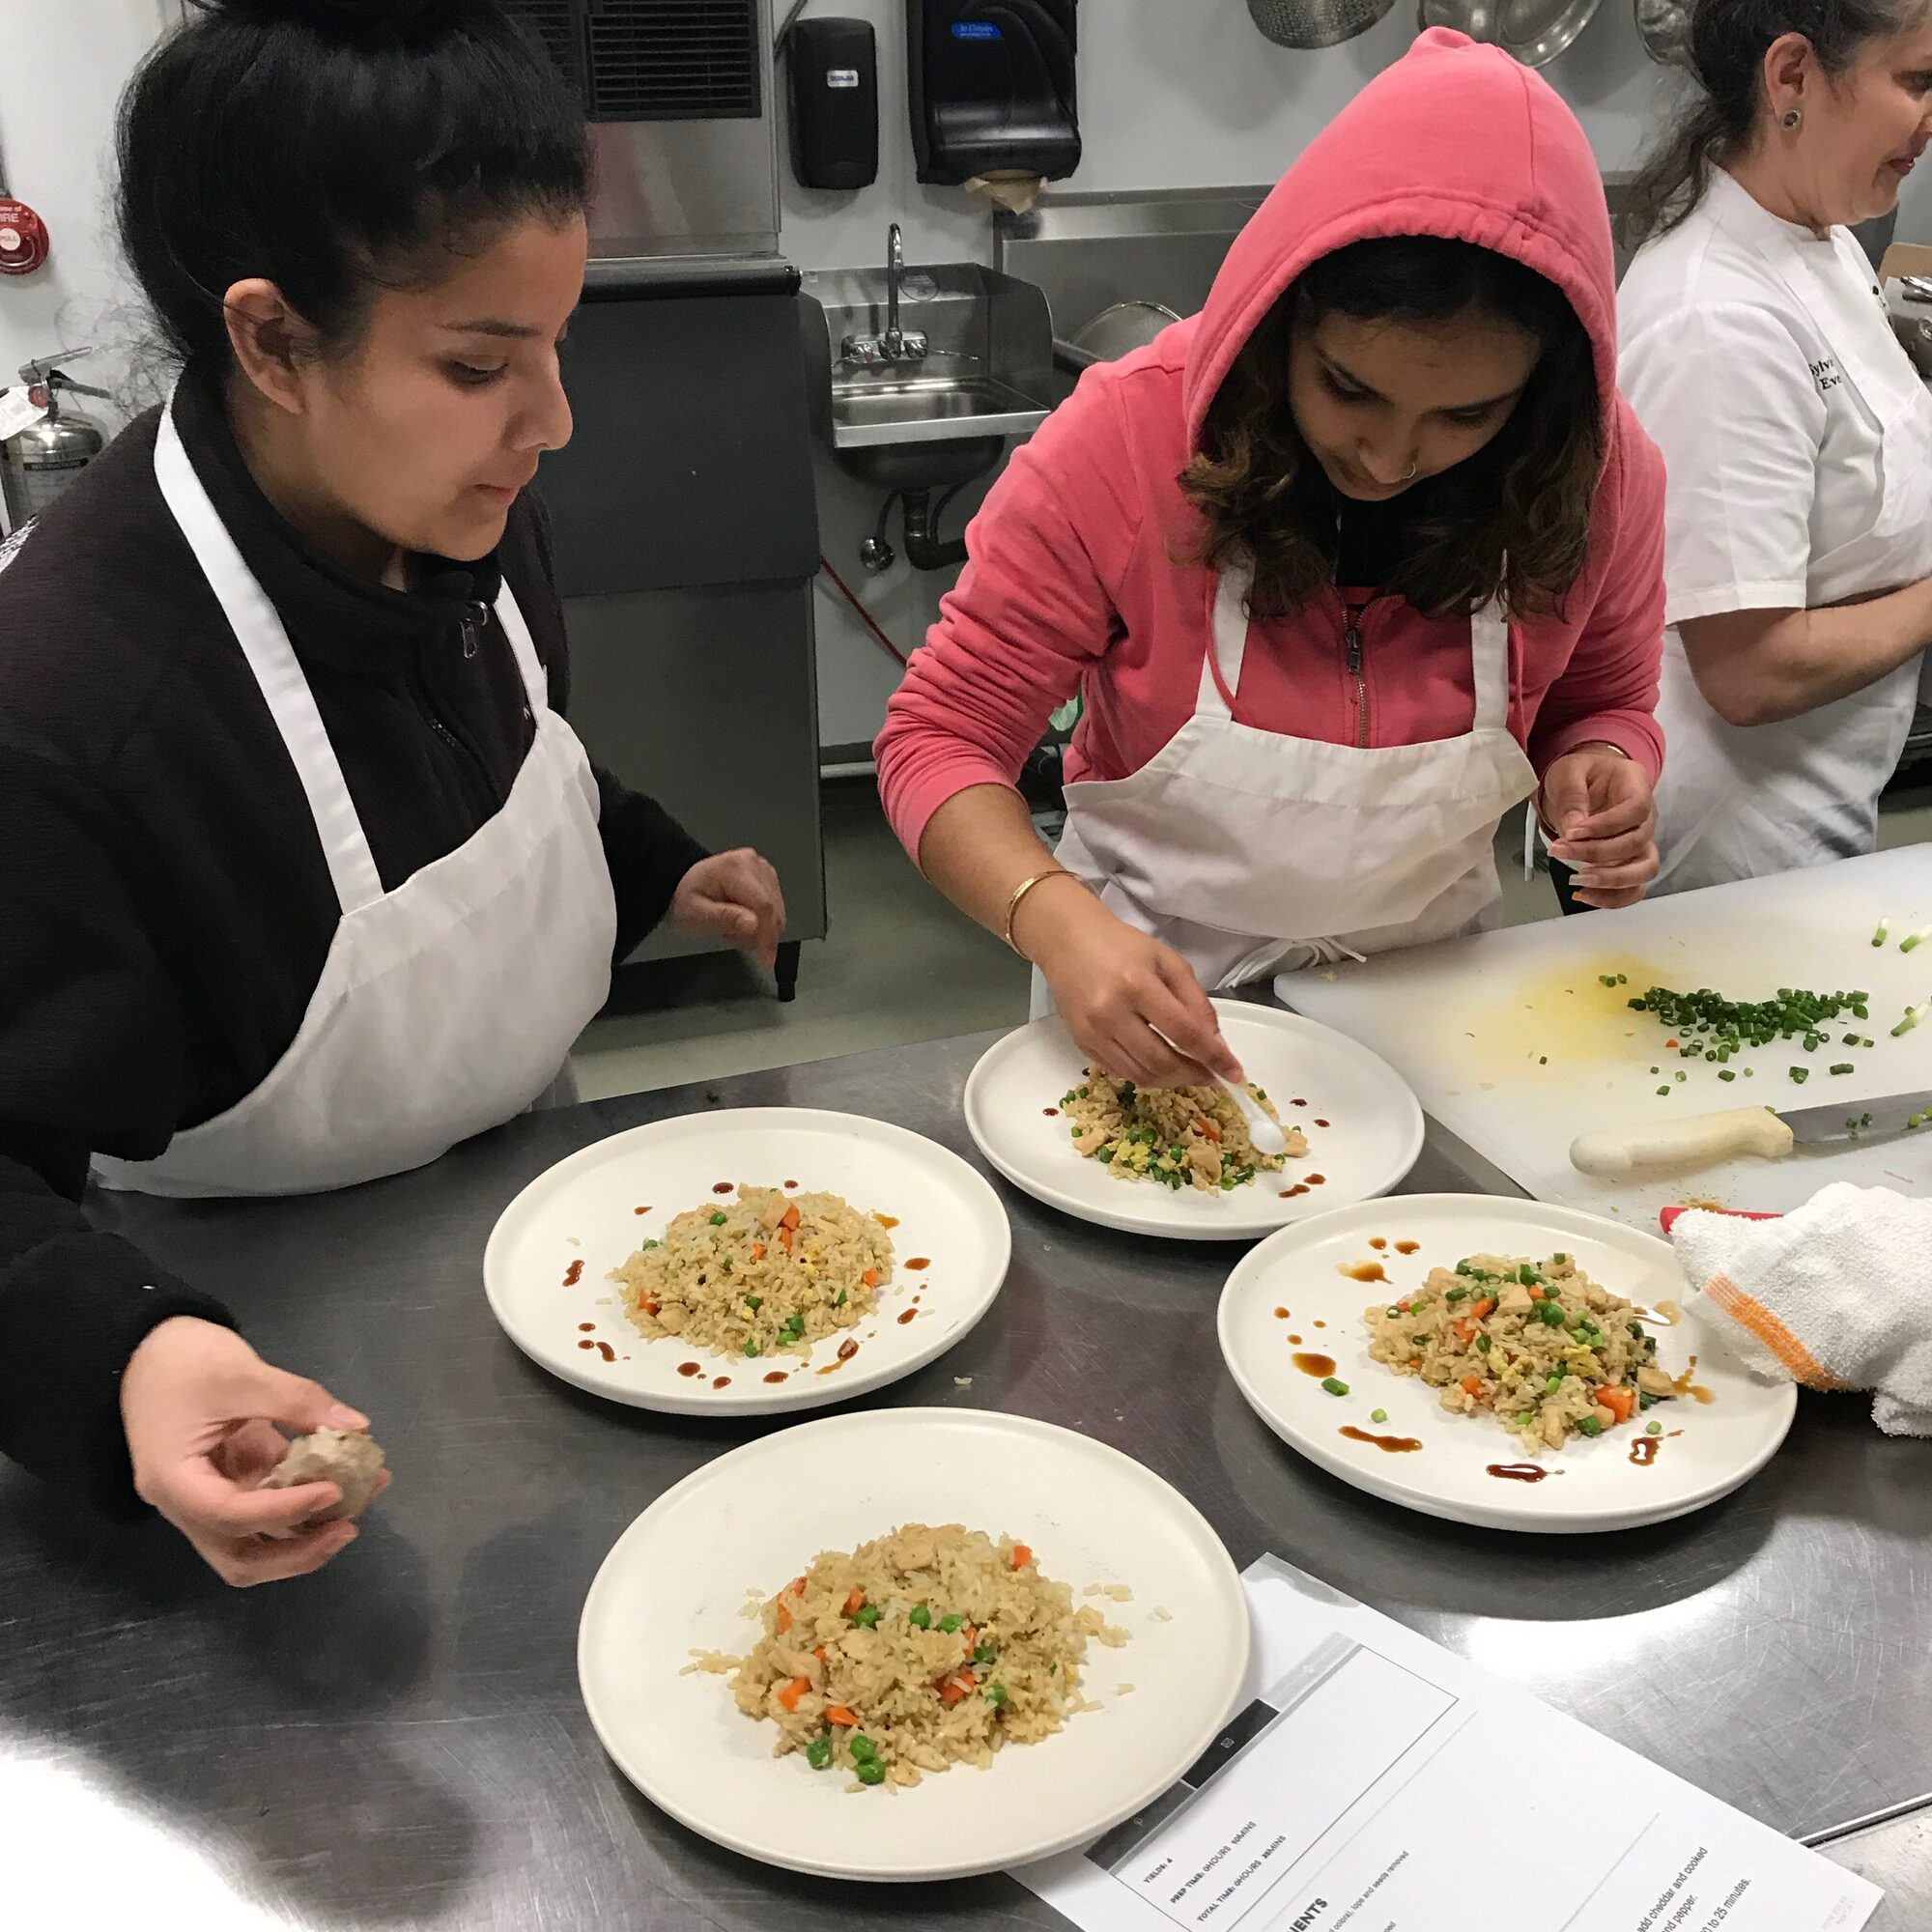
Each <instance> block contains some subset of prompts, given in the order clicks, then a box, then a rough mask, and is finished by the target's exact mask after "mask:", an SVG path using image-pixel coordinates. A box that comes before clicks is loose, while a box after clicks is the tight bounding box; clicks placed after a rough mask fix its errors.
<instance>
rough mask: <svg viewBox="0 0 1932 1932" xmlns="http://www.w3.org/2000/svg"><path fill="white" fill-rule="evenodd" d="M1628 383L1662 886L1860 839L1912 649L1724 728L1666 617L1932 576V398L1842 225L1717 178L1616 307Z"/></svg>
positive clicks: (1884, 770) (1913, 689) (1870, 825)
mask: <svg viewBox="0 0 1932 1932" xmlns="http://www.w3.org/2000/svg"><path fill="white" fill-rule="evenodd" d="M1617 313H1618V332H1619V336H1620V339H1621V343H1622V350H1621V354H1620V356H1619V359H1618V380H1619V384H1620V385H1621V387H1622V389H1623V391H1624V393H1625V395H1626V396H1627V397H1628V398H1629V399H1630V402H1631V406H1632V408H1633V409H1634V411H1635V412H1636V414H1637V417H1638V419H1639V421H1641V423H1642V424H1643V427H1644V428H1645V430H1647V431H1648V432H1649V434H1650V435H1651V437H1652V438H1653V439H1654V440H1656V441H1657V443H1658V444H1659V445H1660V447H1661V448H1662V451H1663V457H1664V463H1665V466H1666V469H1667V471H1668V479H1669V480H1668V489H1667V495H1666V499H1665V515H1664V526H1665V538H1664V544H1665V556H1664V578H1665V591H1666V609H1665V617H1666V621H1667V623H1668V625H1669V626H1670V628H1669V629H1668V630H1667V631H1666V633H1665V637H1664V655H1663V668H1662V688H1661V692H1660V697H1659V704H1658V722H1659V724H1660V725H1662V729H1663V734H1664V745H1665V749H1664V770H1663V778H1662V781H1661V783H1660V784H1659V786H1658V810H1659V819H1660V825H1659V838H1658V843H1659V847H1660V849H1661V852H1662V862H1663V871H1662V878H1661V879H1660V882H1659V888H1658V889H1659V890H1662V891H1666V892H1667V891H1676V890H1682V889H1684V888H1686V887H1690V886H1701V885H1711V884H1718V883H1721V882H1722V881H1724V880H1726V879H1733V878H1741V877H1751V876H1757V875H1759V874H1762V873H1766V872H1776V871H1786V870H1790V869H1793V868H1795V867H1801V866H1808V865H1816V864H1819V863H1821V862H1823V861H1825V860H1827V859H1832V858H1837V857H1847V856H1851V855H1853V854H1857V853H1861V852H1868V851H1870V850H1872V849H1873V847H1874V845H1875V843H1876V840H1877V828H1878V794H1879V791H1880V790H1881V788H1882V787H1883V786H1884V784H1885V782H1886V781H1887V780H1888V779H1889V777H1890V776H1891V772H1892V770H1893V768H1894V766H1895V765H1896V764H1897V761H1898V756H1899V753H1900V751H1901V750H1902V749H1903V746H1904V742H1905V737H1906V734H1907V732H1908V731H1909V729H1910V727H1911V723H1912V718H1913V713H1914V710H1915V708H1916V703H1917V696H1918V678H1919V664H1918V661H1917V660H1914V661H1912V662H1910V663H1908V664H1906V665H1903V666H1901V667H1900V668H1898V669H1896V670H1894V671H1892V672H1890V673H1889V674H1888V675H1887V676H1886V677H1884V678H1881V679H1879V680H1878V682H1877V683H1875V684H1873V685H1871V686H1868V687H1867V688H1866V689H1865V690H1863V691H1861V692H1855V693H1853V694H1852V695H1851V696H1848V697H1844V698H1840V699H1838V700H1837V701H1836V702H1834V703H1832V704H1828V705H1823V706H1820V707H1819V708H1818V709H1817V710H1815V711H1812V712H1809V713H1807V714H1805V715H1804V716H1803V717H1800V718H1795V719H1791V720H1787V721H1785V722H1783V723H1780V724H1776V725H1752V726H1748V727H1745V726H1737V725H1727V724H1725V723H1724V721H1723V720H1722V719H1721V718H1719V716H1718V714H1717V713H1716V712H1715V711H1714V710H1713V709H1712V707H1711V705H1710V703H1709V702H1708V700H1707V699H1705V697H1704V696H1703V695H1702V694H1701V693H1700V692H1699V691H1698V690H1697V687H1696V683H1695V680H1694V679H1693V678H1692V676H1691V674H1690V666H1689V663H1688V661H1687V660H1686V657H1685V654H1684V647H1683V641H1682V639H1681V637H1680V635H1679V633H1678V631H1677V629H1676V626H1677V625H1678V624H1680V623H1681V622H1683V621H1684V620H1685V619H1687V618H1694V617H1706V616H1714V615H1718V614H1720V613H1722V612H1727V611H1749V610H1778V609H1793V610H1795V609H1817V608H1819V607H1821V606H1825V605H1831V604H1837V603H1842V602H1843V601H1844V600H1846V599H1847V598H1851V597H1855V596H1861V595H1870V594H1874V593H1878V592H1883V591H1887V590H1893V589H1898V588H1900V587H1902V586H1903V585H1905V584H1907V583H1909V582H1915V581H1916V580H1918V578H1921V577H1924V576H1927V575H1932V400H1928V398H1927V396H1926V393H1925V389H1924V387H1923V385H1922V384H1920V382H1919V381H1918V376H1917V373H1916V372H1915V371H1914V370H1913V368H1912V365H1911V363H1910V361H1909V360H1908V358H1907V357H1906V355H1905V352H1904V351H1903V349H1901V348H1900V347H1899V345H1898V343H1897V341H1896V340H1895V339H1894V338H1893V336H1892V334H1891V328H1890V324H1889V320H1888V319H1887V317H1886V313H1885V306H1884V301H1883V298H1882V297H1881V296H1880V293H1879V289H1878V285H1877V282H1876V279H1875V278H1874V276H1873V274H1872V270H1871V266H1870V264H1869V263H1868V262H1867V260H1866V259H1865V256H1864V253H1863V251H1862V250H1861V248H1860V246H1859V244H1858V242H1857V241H1856V240H1855V239H1854V237H1853V236H1852V235H1851V233H1850V232H1849V230H1846V229H1842V228H1840V229H1834V230H1833V231H1832V232H1831V233H1830V234H1828V235H1827V236H1824V237H1822V238H1821V237H1818V236H1816V235H1814V234H1812V232H1811V231H1810V230H1809V229H1806V228H1802V227H1798V226H1795V225H1793V224H1792V223H1790V222H1786V221H1781V220H1779V219H1778V218H1777V217H1776V216H1775V215H1773V214H1772V213H1769V212H1768V211H1767V210H1766V209H1764V208H1762V207H1761V206H1760V205H1759V204H1758V203H1757V202H1756V201H1755V200H1754V199H1753V198H1752V197H1751V196H1750V195H1749V194H1748V193H1747V192H1746V190H1745V189H1744V188H1743V187H1741V186H1740V185H1738V184H1737V183H1736V182H1735V181H1733V180H1732V179H1731V177H1730V176H1729V175H1727V174H1725V173H1723V172H1722V171H1721V170H1717V171H1714V173H1713V175H1712V178H1711V182H1710V185H1709V187H1708V189H1707V191H1706V193H1705V195H1704V197H1703V200H1702V201H1701V202H1700V203H1699V205H1698V207H1697V208H1696V210H1695V211H1693V213H1691V214H1690V217H1689V219H1688V220H1686V221H1685V222H1684V223H1683V224H1682V225H1681V226H1679V227H1678V228H1676V229H1673V230H1672V231H1671V232H1670V233H1669V234H1668V235H1665V236H1662V237H1660V238H1658V239H1656V240H1654V241H1649V242H1647V243H1645V245H1644V246H1643V248H1642V249H1640V250H1639V251H1638V254H1637V256H1636V259H1635V260H1634V262H1633V264H1632V265H1631V269H1630V272H1629V274H1628V275H1627V276H1626V277H1625V279H1624V283H1623V286H1622V288H1621V290H1620V291H1619V294H1618V300H1617Z"/></svg>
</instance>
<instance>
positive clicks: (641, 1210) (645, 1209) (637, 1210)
mask: <svg viewBox="0 0 1932 1932" xmlns="http://www.w3.org/2000/svg"><path fill="white" fill-rule="evenodd" d="M650 1211H651V1210H650V1208H648V1207H643V1208H632V1209H631V1212H632V1213H633V1214H648V1213H649V1212H650Z"/></svg>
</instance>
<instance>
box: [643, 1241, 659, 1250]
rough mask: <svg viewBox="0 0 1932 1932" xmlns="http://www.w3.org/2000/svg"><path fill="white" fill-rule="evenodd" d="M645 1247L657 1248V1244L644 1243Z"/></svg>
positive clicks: (653, 1242) (651, 1242)
mask: <svg viewBox="0 0 1932 1932" xmlns="http://www.w3.org/2000/svg"><path fill="white" fill-rule="evenodd" d="M644 1246H645V1247H647V1248H654V1247H656V1246H657V1243H656V1242H655V1241H646V1242H645V1243H644Z"/></svg>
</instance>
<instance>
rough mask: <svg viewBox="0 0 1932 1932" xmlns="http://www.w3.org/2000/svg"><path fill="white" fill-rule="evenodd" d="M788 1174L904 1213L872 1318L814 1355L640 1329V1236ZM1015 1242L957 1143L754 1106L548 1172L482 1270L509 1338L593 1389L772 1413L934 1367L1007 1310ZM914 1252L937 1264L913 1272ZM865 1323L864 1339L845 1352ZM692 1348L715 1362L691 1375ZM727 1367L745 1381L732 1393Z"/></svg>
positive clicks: (648, 1130) (502, 1227)
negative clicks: (629, 1288)
mask: <svg viewBox="0 0 1932 1932" xmlns="http://www.w3.org/2000/svg"><path fill="white" fill-rule="evenodd" d="M787 1180H795V1181H797V1182H798V1184H799V1188H800V1190H801V1191H804V1192H809V1191H810V1190H812V1189H814V1188H817V1189H822V1190H824V1191H825V1192H827V1193H831V1194H838V1195H840V1196H842V1197H843V1198H844V1199H845V1200H846V1201H849V1202H850V1203H851V1204H852V1206H853V1207H854V1208H858V1210H859V1211H860V1212H861V1213H862V1214H863V1213H871V1212H874V1211H877V1212H879V1213H883V1214H896V1215H897V1216H898V1226H897V1227H895V1228H894V1229H893V1230H892V1237H893V1255H894V1267H893V1278H892V1280H891V1281H890V1282H889V1283H888V1284H887V1286H886V1287H885V1289H884V1290H883V1291H881V1293H880V1294H879V1298H878V1305H877V1307H876V1308H875V1309H874V1311H873V1313H872V1314H871V1316H869V1317H868V1318H867V1320H866V1321H862V1322H861V1323H860V1324H859V1325H858V1326H857V1327H856V1328H849V1329H840V1330H839V1331H838V1334H837V1335H833V1336H828V1337H827V1338H826V1339H825V1340H823V1341H821V1342H820V1343H819V1344H818V1345H817V1347H816V1348H815V1349H813V1350H812V1352H811V1357H810V1361H803V1358H802V1357H800V1356H798V1355H791V1354H784V1355H775V1356H769V1357H766V1358H763V1359H760V1360H753V1361H742V1360H737V1359H730V1360H727V1359H726V1358H725V1357H724V1356H722V1355H716V1354H712V1353H711V1352H709V1351H708V1350H702V1349H695V1348H693V1347H691V1346H690V1345H689V1344H688V1343H684V1342H680V1341H677V1340H675V1339H665V1340H660V1341H646V1340H645V1339H644V1337H643V1336H641V1335H640V1334H639V1333H638V1331H637V1330H636V1329H635V1328H633V1327H632V1325H631V1323H630V1321H629V1320H628V1319H627V1318H626V1316H625V1314H624V1309H623V1304H622V1301H621V1299H620V1292H619V1289H618V1287H617V1284H616V1283H615V1282H613V1281H611V1280H610V1279H609V1276H610V1274H611V1270H612V1269H613V1268H616V1267H618V1266H621V1265H622V1264H623V1263H624V1262H625V1261H627V1260H628V1259H629V1258H630V1256H631V1254H632V1253H633V1252H634V1251H635V1250H636V1249H637V1247H638V1246H639V1243H640V1242H642V1241H644V1240H646V1239H648V1238H650V1237H652V1236H662V1235H663V1233H664V1231H665V1227H666V1225H667V1224H668V1222H669V1221H670V1220H671V1219H672V1218H673V1217H674V1216H675V1215H678V1214H681V1213H683V1212H684V1211H685V1209H686V1208H697V1207H701V1206H703V1205H704V1204H705V1203H706V1202H708V1201H710V1200H712V1198H713V1193H714V1190H715V1188H716V1186H717V1184H718V1183H719V1182H721V1181H730V1182H733V1183H734V1184H735V1183H736V1182H739V1181H749V1182H751V1183H752V1184H753V1185H754V1186H759V1187H779V1186H781V1185H782V1184H783V1183H784V1182H785V1181H787ZM639 1208H648V1209H649V1211H648V1212H647V1213H643V1214H639V1212H638V1211H637V1210H638V1209H639ZM1011 1255H1012V1230H1011V1229H1010V1228H1009V1226H1008V1223H1007V1212H1006V1209H1005V1208H1002V1207H1001V1206H1000V1198H999V1196H998V1195H997V1194H996V1193H994V1191H993V1189H992V1187H991V1185H990V1184H989V1183H988V1182H987V1181H986V1179H984V1177H983V1176H981V1175H980V1174H978V1173H976V1172H975V1170H974V1169H972V1168H971V1167H969V1166H967V1164H966V1163H965V1162H964V1161H963V1160H961V1159H960V1158H959V1156H958V1155H957V1154H956V1153H952V1152H950V1151H948V1150H947V1149H945V1148H943V1147H938V1146H936V1145H935V1144H934V1143H933V1142H931V1141H929V1140H926V1139H924V1138H923V1136H922V1135H919V1134H915V1133H909V1132H907V1130H906V1129H905V1128H903V1127H895V1126H889V1125H888V1124H887V1123H886V1122H883V1121H868V1120H865V1119H862V1118H861V1117H860V1116H858V1115H856V1114H834V1113H825V1112H820V1111H817V1110H815V1109H811V1108H805V1107H744V1108H737V1109H730V1110H725V1111H721V1112H718V1113H710V1114H686V1115H682V1116H680V1117H679V1118H677V1119H675V1120H669V1121H654V1122H652V1123H651V1124H650V1125H649V1126H644V1127H633V1128H632V1129H631V1130H630V1131H629V1132H628V1133H621V1134H613V1135H611V1138H610V1139H609V1140H603V1141H598V1142H596V1143H595V1144H594V1145H593V1146H591V1147H587V1148H583V1149H582V1150H580V1151H578V1152H577V1153H574V1154H572V1155H571V1156H570V1157H569V1158H568V1159H567V1160H560V1161H558V1162H557V1164H556V1165H555V1166H554V1167H553V1168H551V1169H549V1170H548V1171H547V1172H545V1173H543V1174H540V1175H538V1176H537V1178H536V1179H534V1180H533V1181H531V1182H530V1184H529V1185H528V1186H527V1187H526V1188H525V1189H524V1191H523V1192H522V1193H521V1194H519V1195H518V1196H517V1198H516V1199H515V1200H514V1201H512V1202H511V1203H510V1205H509V1206H508V1207H507V1208H504V1210H503V1213H502V1216H501V1218H500V1219H499V1220H498V1221H497V1226H496V1228H495V1229H494V1231H493V1232H492V1233H491V1236H490V1245H489V1247H488V1248H487V1249H486V1250H485V1251H484V1255H483V1282H484V1286H485V1288H486V1289H487V1290H488V1292H489V1296H490V1308H491V1312H492V1313H493V1314H494V1315H495V1316H496V1318H497V1321H499V1322H501V1323H502V1326H503V1331H504V1333H505V1334H507V1335H508V1336H509V1338H510V1340H511V1341H513V1342H514V1343H515V1344H516V1345H517V1347H518V1348H520V1349H521V1350H523V1351H524V1352H525V1354H526V1355H528V1356H529V1357H530V1358H531V1359H532V1360H533V1361H536V1362H540V1363H542V1365H543V1366H544V1367H545V1368H547V1369H548V1370H550V1372H551V1373H552V1374H553V1375H554V1376H561V1377H562V1378H563V1379H564V1380H565V1381H567V1382H575V1383H576V1385H577V1386H578V1387H579V1388H582V1389H588V1390H589V1391H590V1392H591V1394H593V1395H602V1396H609V1397H610V1398H611V1401H613V1402H627V1403H631V1404H633V1405H635V1406H637V1407H639V1408H657V1409H669V1410H674V1411H677V1412H680V1413H686V1414H703V1415H747V1414H753V1413H757V1414H767V1413H771V1412H773V1411H778V1410H783V1409H793V1408H817V1407H820V1406H823V1405H824V1404H826V1403H829V1402H844V1401H846V1400H847V1399H848V1398H850V1397H852V1396H855V1395H858V1394H860V1393H861V1392H862V1391H864V1390H866V1389H873V1388H877V1387H879V1386H880V1385H881V1384H882V1383H884V1382H890V1381H895V1380H897V1378H899V1377H900V1376H908V1375H911V1374H912V1372H913V1371H914V1370H915V1369H920V1368H923V1367H924V1366H925V1364H926V1363H927V1362H929V1361H931V1360H932V1359H933V1358H934V1357H935V1356H937V1355H940V1354H943V1353H944V1352H945V1351H946V1350H948V1349H950V1348H952V1345H953V1343H955V1342H956V1341H958V1340H959V1339H960V1337H961V1336H962V1335H965V1334H966V1333H967V1332H968V1331H969V1330H970V1329H971V1328H972V1327H973V1325H974V1323H975V1322H977V1321H979V1320H980V1316H982V1315H983V1314H985V1312H986V1310H987V1309H988V1308H990V1307H991V1306H992V1303H993V1297H994V1296H995V1295H996V1294H998V1293H999V1292H1000V1284H1001V1283H1002V1282H1003V1281H1005V1280H1006V1277H1007V1264H1008V1262H1009V1260H1010V1259H1011ZM913 1261H927V1262H929V1263H930V1264H931V1265H930V1266H928V1267H925V1268H922V1269H912V1268H909V1267H908V1266H907V1265H906V1264H907V1263H909V1262H913ZM579 1263H582V1267H581V1268H580V1267H578V1266H577V1264H579ZM573 1273H575V1275H576V1279H575V1280H574V1281H573V1280H572V1279H571V1276H572V1274H573ZM915 1296H917V1297H918V1301H917V1304H915V1301H914V1297H915ZM908 1310H915V1312H914V1313H913V1318H912V1320H911V1321H905V1322H902V1321H900V1320H899V1318H900V1317H901V1316H902V1315H904V1314H905V1313H906V1312H907V1311H908ZM585 1323H589V1324H590V1329H589V1332H587V1333H586V1332H585V1328H584V1324H585ZM848 1336H850V1337H855V1338H856V1339H857V1340H858V1343H859V1352H858V1353H857V1354H856V1355H854V1356H853V1357H852V1358H851V1359H850V1360H849V1361H848V1362H846V1363H844V1364H843V1365H842V1366H834V1365H835V1364H836V1363H837V1362H838V1348H839V1345H840V1344H841V1343H842V1342H843V1341H844V1340H845V1339H846V1338H847V1337H848ZM585 1342H589V1343H590V1344H591V1345H592V1346H591V1347H590V1348H588V1349H585V1348H583V1347H582V1344H583V1343H585ZM599 1342H602V1343H603V1344H605V1345H606V1347H608V1348H609V1349H610V1350H611V1356H612V1358H611V1359H610V1360H606V1359H605V1357H604V1355H603V1353H602V1351H601V1350H598V1349H597V1347H596V1346H595V1345H596V1344H597V1343H599ZM688 1362H696V1363H697V1364H698V1365H699V1368H700V1371H701V1373H699V1374H697V1375H693V1376H684V1375H680V1374H679V1373H678V1371H679V1369H680V1367H681V1366H682V1365H683V1364H685V1363H688ZM801 1362H803V1366H800V1364H801ZM821 1371H826V1372H827V1373H821ZM781 1372H783V1373H784V1374H785V1379H784V1380H783V1381H781V1382H776V1383H773V1382H767V1381H766V1379H765V1378H766V1377H767V1376H768V1375H776V1374H779V1373H781ZM721 1376H724V1377H728V1378H729V1381H728V1384H727V1386H725V1388H722V1389H721V1388H718V1387H716V1386H715V1382H716V1379H717V1378H719V1377H721Z"/></svg>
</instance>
